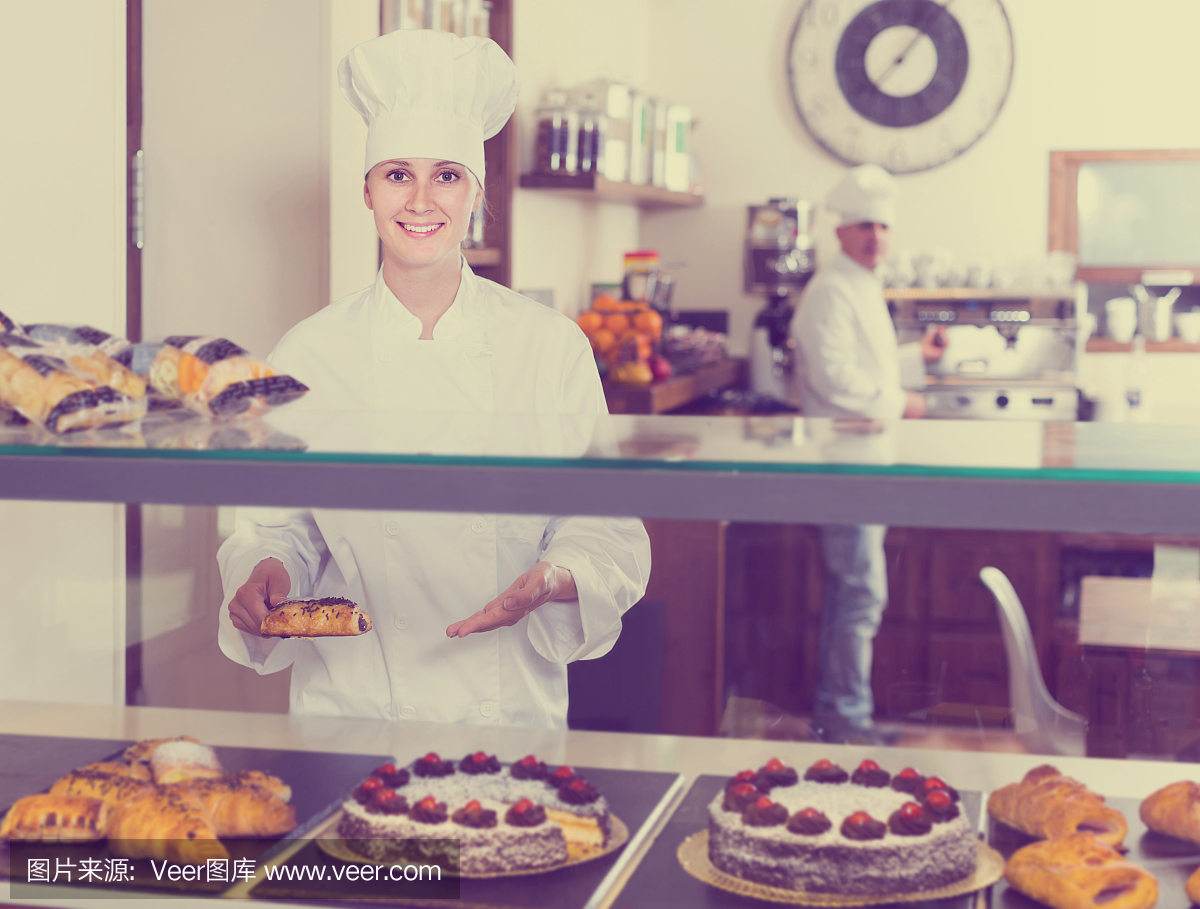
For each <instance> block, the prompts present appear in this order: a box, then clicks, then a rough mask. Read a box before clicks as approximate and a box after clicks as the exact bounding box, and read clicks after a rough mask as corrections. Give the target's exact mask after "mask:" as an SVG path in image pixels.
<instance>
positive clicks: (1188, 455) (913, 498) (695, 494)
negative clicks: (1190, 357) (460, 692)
mask: <svg viewBox="0 0 1200 909" xmlns="http://www.w3.org/2000/svg"><path fill="white" fill-rule="evenodd" d="M0 497H3V498H13V499H48V500H60V501H109V502H119V501H126V502H164V503H166V502H170V503H176V504H229V505H235V504H243V505H275V506H306V507H327V508H376V509H406V510H444V511H447V510H448V511H484V512H514V513H535V512H547V513H577V514H637V515H640V516H643V517H664V518H692V519H706V520H757V521H802V522H806V523H816V522H851V523H890V524H905V525H907V526H943V527H987V528H996V529H1056V530H1077V531H1085V532H1086V531H1114V532H1118V531H1119V532H1129V533H1150V532H1158V533H1197V532H1200V507H1198V506H1200V427H1197V426H1185V425H1180V426H1171V425H1151V424H1143V425H1138V424H1107V423H1017V422H989V421H953V420H928V421H891V422H884V421H871V422H865V421H836V420H827V419H803V418H793V417H658V416H612V417H604V418H595V417H593V418H575V417H559V416H524V415H492V416H484V417H480V416H479V415H441V414H401V413H372V412H345V411H342V412H325V411H319V410H314V409H311V408H303V407H297V406H296V405H289V406H288V407H285V408H282V409H281V410H279V411H276V412H275V413H273V414H271V415H270V416H269V417H268V419H266V420H263V421H247V422H244V423H239V422H234V423H208V422H205V421H202V420H200V419H199V418H190V417H188V416H186V415H180V414H175V415H169V414H168V415H153V416H152V418H148V419H147V420H145V421H143V424H142V425H141V426H140V427H128V428H126V429H124V430H111V431H108V432H104V433H86V434H78V435H74V436H67V437H51V436H49V435H48V434H45V433H37V432H34V431H32V430H30V429H29V428H28V427H12V426H6V427H3V428H0Z"/></svg>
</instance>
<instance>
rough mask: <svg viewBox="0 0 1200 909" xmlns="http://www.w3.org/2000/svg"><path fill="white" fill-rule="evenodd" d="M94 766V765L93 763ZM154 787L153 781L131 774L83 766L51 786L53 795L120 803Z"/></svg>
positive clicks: (114, 803) (111, 803)
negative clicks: (76, 796) (134, 776)
mask: <svg viewBox="0 0 1200 909" xmlns="http://www.w3.org/2000/svg"><path fill="white" fill-rule="evenodd" d="M93 766H94V765H93ZM153 788H154V784H153V783H149V782H145V781H144V780H138V779H134V778H133V777H131V776H126V775H121V774H115V773H108V772H106V771H104V770H95V769H92V767H81V768H80V769H79V770H72V771H71V772H70V773H68V774H67V775H66V776H64V777H63V778H62V779H60V780H58V781H57V782H55V783H54V785H53V786H51V787H50V794H51V795H83V796H87V797H89V798H94V799H100V800H101V801H104V802H107V803H108V804H110V805H114V806H115V805H118V804H120V803H121V802H122V801H124V800H125V799H128V798H132V797H134V796H136V795H140V794H141V793H143V792H145V791H146V790H150V789H153Z"/></svg>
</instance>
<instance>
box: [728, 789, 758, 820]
mask: <svg viewBox="0 0 1200 909" xmlns="http://www.w3.org/2000/svg"><path fill="white" fill-rule="evenodd" d="M761 795H762V793H761V792H760V791H759V789H758V787H757V786H755V785H754V784H753V783H745V782H742V783H734V784H733V785H732V786H729V787H727V788H726V789H725V801H724V802H723V803H722V804H723V805H724V807H725V810H726V811H736V812H737V813H738V814H741V813H742V812H743V811H745V810H746V809H747V808H749V807H750V806H751V805H753V804H754V803H755V802H757V801H758V798H759V796H761Z"/></svg>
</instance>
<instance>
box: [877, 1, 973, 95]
mask: <svg viewBox="0 0 1200 909" xmlns="http://www.w3.org/2000/svg"><path fill="white" fill-rule="evenodd" d="M953 2H954V0H946V2H945V3H936V4H934V5H935V6H937V8H938V9H937V13H934V14H933V15H932V16H929V17H926V18H923V19H922V20H921V21H920V22H919V23H918V24H917V25H915V26H914V28H916V30H917V33H916V34H915V35H913V37H912V40H911V41H909V42H908V44H906V45H905V47H904V50H902V51H900V53H899V54H898V55H897V57H896V59H895V60H893V61H892V62H891V64H889V66H888V68H887V69H885V70H884V71H883V72H882V73H880V74H879V75H878V76H877V77H876V78H874V79H872V80H871V82H872V83H873V84H874V85H875V87H876V88H879V87H881V86H882V85H883V82H884V80H885V79H887V77H888V76H890V75H891V74H892V71H893V70H894V69H895V68H896V67H897V66H900V65H901V64H902V63H904V58H905V57H907V56H908V52H909V51H911V50H912V49H913V46H914V45H915V44H916V43H917V42H918V41H920V40H921V39H922V38H924V37H925V26H926V25H928V24H930V23H931V22H933V20H934V19H935V18H936V17H937V14H938V13H940V12H944V11H945V10H946V9H948V8H949V6H950V4H951V3H953Z"/></svg>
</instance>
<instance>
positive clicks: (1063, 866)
mask: <svg viewBox="0 0 1200 909" xmlns="http://www.w3.org/2000/svg"><path fill="white" fill-rule="evenodd" d="M1004 877H1005V878H1006V879H1007V880H1008V882H1009V884H1011V885H1012V887H1013V888H1014V889H1016V890H1019V891H1020V892H1021V893H1023V894H1025V895H1026V896H1028V897H1030V898H1031V899H1034V900H1037V901H1038V902H1040V903H1045V904H1046V905H1047V906H1051V907H1053V909H1095V907H1096V906H1097V905H1100V904H1103V905H1104V907H1105V909H1150V907H1151V906H1153V905H1154V903H1155V902H1156V901H1157V900H1158V882H1157V881H1156V880H1155V879H1154V877H1153V875H1150V874H1148V873H1147V872H1146V871H1144V870H1142V869H1141V868H1139V867H1137V866H1136V865H1134V864H1133V863H1131V862H1128V861H1126V860H1125V859H1124V858H1122V857H1121V855H1120V853H1118V852H1117V851H1116V850H1115V849H1114V848H1113V847H1112V846H1110V845H1108V844H1107V843H1104V842H1101V841H1100V840H1099V839H1097V838H1096V837H1094V836H1093V835H1092V834H1090V833H1072V834H1071V835H1069V836H1065V837H1062V838H1061V839H1054V840H1043V841H1041V842H1038V843H1030V844H1029V845H1028V846H1025V847H1024V848H1022V849H1018V850H1017V851H1016V852H1014V853H1013V855H1012V858H1010V859H1009V860H1008V864H1007V865H1006V866H1005V868H1004Z"/></svg>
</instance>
